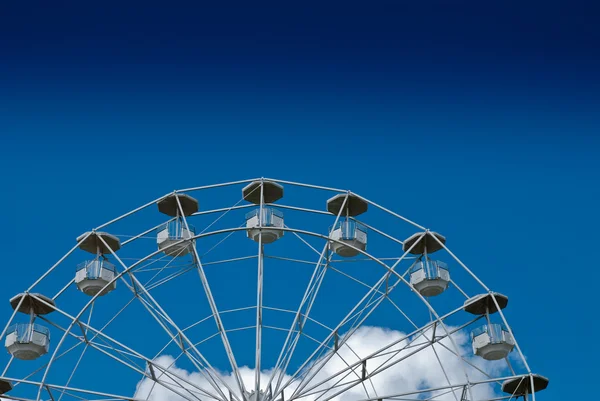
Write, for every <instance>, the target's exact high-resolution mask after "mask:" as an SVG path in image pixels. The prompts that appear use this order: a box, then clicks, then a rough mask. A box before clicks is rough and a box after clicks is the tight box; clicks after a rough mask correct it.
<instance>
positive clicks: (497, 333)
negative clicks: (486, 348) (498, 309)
mask: <svg viewBox="0 0 600 401" xmlns="http://www.w3.org/2000/svg"><path fill="white" fill-rule="evenodd" d="M484 333H487V335H488V336H489V337H490V341H489V343H490V344H497V343H505V342H508V341H507V339H510V333H509V331H508V329H507V328H506V326H504V325H503V324H498V323H492V324H486V325H484V326H481V327H478V328H476V329H475V330H473V331H472V332H471V340H473V339H474V338H475V337H477V336H480V335H482V334H484Z"/></svg>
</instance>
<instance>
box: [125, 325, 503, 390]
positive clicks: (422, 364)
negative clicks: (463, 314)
mask: <svg viewBox="0 0 600 401" xmlns="http://www.w3.org/2000/svg"><path fill="white" fill-rule="evenodd" d="M438 330H440V329H439V328H438ZM438 333H440V332H439V331H438ZM425 335H426V336H430V335H431V331H429V332H427V333H425ZM404 337H405V334H404V333H402V332H399V331H394V330H389V329H385V328H380V327H361V328H359V329H358V330H357V331H356V332H355V333H354V334H353V335H352V336H351V337H350V339H349V340H348V345H349V346H350V348H351V349H352V350H350V348H348V347H345V346H344V347H342V348H340V350H339V351H338V355H336V356H334V357H333V358H331V359H330V360H329V361H327V362H326V363H325V362H324V361H321V362H319V363H320V364H321V365H323V366H322V369H321V370H320V372H319V373H318V374H317V375H316V376H315V377H314V378H313V379H312V380H311V382H310V385H316V384H318V383H319V382H321V381H323V380H326V379H327V378H329V377H331V376H332V375H334V374H335V373H337V372H339V371H340V370H342V369H344V368H346V367H347V365H346V364H345V363H344V360H345V361H346V362H347V363H349V364H353V363H355V362H357V361H358V358H364V357H366V356H368V355H370V354H372V353H373V352H375V351H377V350H379V349H381V348H382V346H383V345H384V344H391V343H393V342H395V341H398V344H396V345H394V347H393V348H391V349H395V350H400V349H401V348H403V347H404V346H406V345H407V344H408V340H402V339H403V338H404ZM452 339H453V340H454V342H455V344H456V346H457V347H458V351H459V353H460V354H461V355H471V352H470V348H471V342H470V338H469V336H468V334H467V333H465V332H463V331H460V332H457V333H455V334H454V335H453V336H452ZM425 342H426V340H425V338H424V337H420V338H418V339H416V340H415V341H414V342H413V345H414V344H423V345H425ZM441 344H443V345H445V346H446V347H448V348H450V349H454V346H453V344H452V342H451V341H450V340H449V339H448V338H445V339H443V340H442V341H441ZM415 350H416V347H414V348H413V347H410V348H408V349H405V350H402V351H401V352H400V353H399V354H398V355H397V356H395V357H394V358H393V359H392V360H389V361H387V360H388V359H389V358H390V356H391V355H387V356H385V357H384V356H382V357H378V358H376V359H372V360H369V362H368V364H367V372H372V371H373V370H375V369H376V368H377V367H378V366H380V365H381V364H382V363H384V362H385V361H387V362H385V366H389V365H390V364H391V363H393V362H394V361H398V360H399V359H401V358H405V359H403V360H402V361H400V362H398V363H397V364H395V365H393V366H391V367H389V368H388V369H387V370H385V371H382V372H381V373H379V374H377V375H375V376H374V377H373V378H372V379H371V381H369V380H366V381H365V382H364V386H363V385H362V384H358V385H357V386H355V387H354V388H352V389H350V390H348V391H346V392H344V393H343V394H341V395H339V396H337V397H336V398H335V399H334V401H352V400H359V399H364V398H366V393H365V387H366V390H367V391H368V393H369V394H368V395H369V397H376V396H385V395H391V394H398V393H404V392H410V391H415V390H418V389H426V388H435V387H443V386H446V385H447V384H448V381H447V379H446V377H445V375H444V371H443V370H442V368H441V367H440V363H439V362H438V360H437V358H436V355H435V353H434V351H433V349H432V347H430V346H428V347H426V348H424V349H422V350H420V351H418V352H414V351H415ZM435 351H436V352H437V354H438V357H439V358H440V360H441V363H442V365H443V366H444V370H445V372H446V374H447V376H448V378H449V380H450V381H451V382H452V383H464V382H465V381H466V378H465V370H466V372H467V374H468V376H469V379H470V380H471V381H477V380H481V379H485V378H486V377H485V376H484V375H483V374H482V373H481V372H479V371H477V370H476V369H475V368H473V367H471V366H469V365H467V364H465V363H464V362H463V361H461V359H460V358H458V357H457V356H456V355H454V354H453V353H451V352H450V351H448V350H447V349H445V348H444V347H442V346H441V345H436V346H435ZM413 352H414V354H412V355H410V354H411V353H413ZM409 355H410V356H409ZM342 358H343V360H342ZM466 359H467V360H468V361H469V362H471V363H472V364H474V365H476V366H478V367H479V368H480V369H482V370H483V371H485V372H487V373H488V374H490V375H492V376H496V375H498V374H500V373H501V372H500V371H501V370H502V369H503V367H504V366H505V364H504V362H489V361H484V360H483V359H480V358H478V357H473V356H470V357H467V358H466ZM173 361H174V359H173V357H171V356H168V355H164V356H161V357H159V358H157V360H156V361H155V362H156V363H157V364H159V365H160V366H163V367H164V368H165V369H168V370H169V371H170V372H173V373H174V374H176V375H177V376H179V377H182V378H185V379H186V380H187V381H189V382H191V383H194V384H195V385H197V386H199V387H201V388H204V389H212V388H211V386H210V385H209V384H208V383H207V380H206V379H205V377H204V376H203V375H202V374H201V373H199V372H189V371H186V370H184V369H181V368H178V367H177V366H176V364H173ZM355 372H356V374H358V375H361V373H362V367H360V366H359V367H357V368H356V369H355ZM240 373H241V376H242V379H243V380H244V384H245V386H246V387H247V388H251V387H253V385H254V369H251V368H248V367H242V368H241V370H240ZM157 374H158V373H157ZM270 374H271V371H268V370H267V371H263V372H261V383H267V382H268V381H269V378H270ZM220 375H221V378H222V380H223V381H224V382H226V383H227V384H228V385H229V386H230V387H231V388H236V385H235V381H234V379H233V377H232V376H231V374H229V373H220ZM341 377H342V376H338V377H337V378H335V379H331V380H329V381H328V382H327V383H325V384H324V385H323V386H324V387H327V386H330V385H331V384H332V383H335V382H337V381H338V380H339V379H340V378H341ZM356 378H357V376H356V375H354V374H351V375H349V376H348V377H347V378H346V379H345V381H344V382H350V381H351V380H354V379H356ZM287 379H289V376H286V377H285V379H284V382H286V381H287ZM161 380H163V381H165V382H167V383H168V382H169V381H168V380H167V379H166V378H165V377H164V376H163V377H161ZM186 386H187V385H186ZM324 387H320V388H324ZM373 387H374V388H375V390H376V391H377V395H376V394H375V392H374V391H373ZM188 388H191V386H188ZM294 389H295V387H294V386H293V385H292V386H291V388H290V389H289V390H287V391H286V393H285V396H286V397H285V398H286V399H289V396H291V394H292V392H293V390H294ZM213 391H214V390H213ZM472 391H473V397H474V398H475V399H476V400H477V399H488V398H492V397H493V389H492V387H491V385H479V386H476V387H474V388H473V390H472ZM223 392H224V393H225V394H227V391H226V390H223ZM335 392H337V391H335ZM328 394H329V395H333V394H334V392H331V393H328ZM430 395H431V394H430ZM457 396H458V398H459V399H460V394H457ZM135 398H141V399H148V400H151V401H182V400H183V398H182V397H181V396H179V395H177V394H175V393H173V392H172V391H170V390H168V389H167V388H165V387H163V386H160V385H155V383H154V382H153V381H151V380H150V379H144V380H142V381H141V382H140V383H139V384H138V388H137V391H136V395H135ZM203 399H206V397H204V398H203ZM315 399H316V396H310V395H309V396H306V397H304V398H302V400H303V401H314V400H315ZM436 399H437V400H440V401H446V400H454V399H455V398H454V396H453V394H451V393H448V394H446V395H443V396H440V397H439V398H436Z"/></svg>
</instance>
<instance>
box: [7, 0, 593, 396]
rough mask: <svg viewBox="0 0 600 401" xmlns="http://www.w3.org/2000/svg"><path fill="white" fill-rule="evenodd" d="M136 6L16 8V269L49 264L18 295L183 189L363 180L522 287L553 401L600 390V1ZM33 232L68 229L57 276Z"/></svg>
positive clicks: (502, 281) (528, 337)
mask: <svg viewBox="0 0 600 401" xmlns="http://www.w3.org/2000/svg"><path fill="white" fill-rule="evenodd" d="M124 3H125V2H114V3H110V2H101V3H97V4H96V5H90V4H89V2H61V1H57V2H27V3H25V2H10V3H9V2H4V3H3V4H2V5H0V138H1V141H2V143H1V144H0V145H1V147H0V166H1V167H2V169H3V171H4V172H5V176H4V177H3V180H4V183H5V185H4V188H5V189H6V191H5V192H4V193H5V194H6V195H5V197H4V200H3V201H2V202H1V203H0V205H1V206H2V210H3V211H4V214H3V217H4V218H5V220H7V221H8V224H9V227H10V229H8V230H7V231H6V232H5V233H4V234H2V242H3V244H4V246H5V247H7V248H8V249H12V251H11V252H10V255H8V256H7V258H8V260H5V262H6V266H10V267H5V268H4V269H6V270H5V271H8V270H9V269H10V270H11V271H14V269H18V271H20V272H21V271H27V269H31V270H32V273H31V274H22V275H21V274H19V275H16V274H15V275H10V277H8V278H6V280H7V282H8V283H9V284H10V285H14V286H16V287H17V288H18V289H19V290H20V289H22V288H24V287H26V286H27V285H28V284H30V283H31V281H32V280H33V279H34V277H36V276H37V275H39V274H40V272H41V271H43V270H44V266H47V265H48V264H51V263H52V261H55V260H56V259H58V257H60V255H61V254H62V253H64V252H65V251H66V250H67V249H68V248H69V247H70V246H71V244H72V242H73V239H74V238H75V237H76V236H77V235H78V234H80V233H81V232H82V231H84V230H87V229H89V228H91V227H92V226H96V225H99V224H100V223H102V222H104V221H106V220H108V219H110V218H112V217H114V216H116V215H117V214H119V213H121V212H123V211H125V210H128V209H130V208H133V207H134V206H137V205H139V204H141V203H143V202H145V201H147V200H150V199H153V198H155V197H157V196H159V195H161V194H163V193H165V192H168V191H171V190H173V189H174V188H181V187H190V186H195V185H202V184H209V183H214V182H219V181H224V180H229V179H244V178H250V177H254V176H257V177H258V176H273V177H277V178H282V179H292V180H299V181H307V182H311V183H315V184H322V185H331V186H334V187H344V188H346V187H347V188H349V189H352V190H355V191H356V192H359V193H362V194H364V195H366V196H368V197H370V198H372V199H373V200H375V201H380V203H382V204H384V205H386V206H389V207H390V208H392V209H394V210H397V211H399V212H401V213H403V214H405V215H407V216H408V217H411V218H414V219H415V220H416V221H417V222H420V223H423V224H425V225H426V226H430V227H432V228H439V230H440V231H442V232H444V233H449V234H451V235H452V236H453V242H454V243H455V244H456V246H457V247H458V249H460V250H461V252H462V253H461V254H462V255H465V256H466V259H467V260H469V261H471V262H472V263H474V264H475V265H476V266H477V267H474V269H475V270H477V271H478V273H479V272H481V273H482V275H483V276H484V277H485V281H486V283H488V284H489V285H490V286H491V287H493V288H498V289H499V290H500V291H503V292H505V293H510V295H511V302H513V301H514V303H511V306H514V307H515V310H513V311H512V312H511V313H512V314H511V317H512V318H513V319H514V320H515V321H516V322H519V323H518V324H519V325H520V326H519V330H518V331H519V333H520V337H519V338H520V341H522V343H523V344H522V345H523V348H524V349H525V351H526V352H525V353H526V354H527V356H528V357H529V358H530V361H531V364H532V368H533V369H534V370H536V371H539V372H540V373H542V374H547V375H548V376H550V377H551V378H552V384H551V388H552V389H553V390H554V392H553V393H552V394H550V393H547V394H544V395H545V397H544V398H543V399H545V400H558V399H564V397H566V394H567V391H573V387H572V383H573V382H575V383H585V382H586V380H584V379H583V378H582V376H578V375H577V374H576V372H578V370H577V369H578V368H579V367H581V369H585V370H586V371H587V372H593V371H594V370H595V368H594V366H595V362H593V363H591V362H586V361H583V360H581V359H582V355H581V354H580V352H581V351H577V350H573V349H572V347H573V345H572V344H573V343H578V342H582V341H590V339H591V338H593V337H592V336H590V334H591V333H590V329H591V327H594V325H595V324H596V323H595V322H594V320H592V316H590V314H588V313H586V309H587V307H588V306H589V305H591V304H593V303H595V302H596V297H595V295H594V294H590V292H593V291H594V289H593V288H590V287H588V286H587V285H585V283H582V282H581V281H579V280H583V281H588V280H589V281H592V279H597V278H598V275H597V271H596V269H595V268H594V265H593V257H594V254H595V252H594V251H595V250H596V248H597V244H598V240H599V238H598V235H597V234H596V233H595V230H596V228H597V226H598V223H600V214H599V213H598V211H597V200H598V195H599V189H598V181H599V171H600V170H599V168H600V166H599V163H598V154H599V153H600V152H599V151H600V147H599V146H600V144H599V139H598V132H599V129H600V113H599V108H600V101H599V93H600V75H599V74H598V71H600V54H599V50H598V49H599V48H600V28H598V21H599V18H600V10H599V8H598V5H597V4H595V2H591V1H588V2H577V1H575V2H573V1H569V2H567V1H562V2H557V1H545V2H519V1H505V2H481V1H480V2H468V1H452V2H450V1H431V2H402V1H378V2H370V3H367V2H363V3H359V2H354V3H353V2H327V3H326V4H323V3H322V2H321V3H312V4H310V3H305V4H302V5H300V4H295V5H290V4H287V3H286V2H272V3H266V2H265V3H255V2H254V3H245V4H243V3H240V4H231V3H227V4H223V5H221V6H219V5H215V4H209V3H208V2H207V3H205V4H200V3H198V2H175V3H165V2H139V3H135V2H127V3H126V4H124ZM89 193H92V194H95V195H94V196H87V197H86V201H87V202H88V203H87V204H86V207H87V209H85V210H83V209H81V208H80V207H79V206H77V199H78V197H80V196H82V194H89ZM23 194H26V196H25V195H23ZM419 194H421V195H424V196H421V195H419ZM117 200H119V202H117ZM72 210H76V211H77V213H80V214H81V216H80V217H77V218H72V217H71V215H70V213H71V212H72ZM31 227H34V229H35V231H36V232H38V233H40V235H43V236H46V235H52V236H53V238H55V239H54V240H53V243H52V244H50V243H44V244H43V245H41V246H40V247H39V248H37V250H38V251H39V253H40V255H39V258H40V263H39V266H30V264H31V259H29V262H28V263H29V264H28V265H27V266H24V265H23V262H22V260H21V255H23V254H24V253H26V252H27V250H28V246H29V242H27V243H25V242H23V241H22V240H21V236H24V235H26V234H27V233H29V232H31ZM481 229H483V230H485V232H487V234H488V236H487V237H482V236H477V238H473V236H474V234H473V233H474V232H477V230H481ZM7 233H9V234H8V235H7ZM15 233H17V235H15ZM514 242H516V243H518V244H521V246H518V247H516V246H513V245H511V244H513V243H514ZM471 245H472V246H471ZM590 251H591V252H590ZM489 259H494V260H495V262H494V265H496V266H498V265H501V264H502V263H504V266H506V270H502V269H500V268H496V269H489V270H486V268H485V261H486V260H489ZM478 264H479V265H478ZM514 286H519V290H515V289H514ZM511 288H512V290H511ZM580 288H586V289H585V290H584V291H583V292H582V293H580ZM16 291H17V290H16V289H15V291H14V292H16ZM5 306H7V305H5ZM2 310H3V312H2V314H3V316H6V315H7V313H8V312H9V311H8V310H7V308H4V309H2ZM587 352H588V351H586V353H587ZM591 352H592V355H591V358H590V357H589V356H588V360H589V359H595V358H597V351H596V350H592V351H591ZM588 355H589V354H588ZM588 363H590V364H589V365H588ZM586 374H588V373H582V375H586ZM569 383H570V384H569ZM576 391H577V392H580V391H581V394H585V392H584V390H583V389H581V390H579V389H577V390H576ZM561 394H562V395H561ZM584 397H585V395H584Z"/></svg>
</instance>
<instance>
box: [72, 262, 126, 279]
mask: <svg viewBox="0 0 600 401" xmlns="http://www.w3.org/2000/svg"><path fill="white" fill-rule="evenodd" d="M83 269H85V270H86V271H85V276H86V278H87V279H90V280H96V279H97V278H99V277H100V273H101V271H102V269H104V270H108V271H110V272H112V273H113V274H116V273H117V269H116V268H115V265H113V264H112V263H110V262H109V261H108V260H103V259H94V260H86V261H85V262H82V263H80V264H78V265H77V271H80V270H83Z"/></svg>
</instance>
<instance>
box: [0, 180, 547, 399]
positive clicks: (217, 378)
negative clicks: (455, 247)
mask: <svg viewBox="0 0 600 401" xmlns="http://www.w3.org/2000/svg"><path fill="white" fill-rule="evenodd" d="M284 192H285V197H284ZM459 241H460V239H457V240H456V242H459ZM446 242H447V241H446V237H445V236H443V235H442V234H440V233H438V232H435V231H432V230H429V229H427V228H426V227H424V226H421V225H419V224H417V223H415V222H413V221H411V220H409V219H408V218H405V217H403V216H401V215H400V214H398V213H396V212H394V211H392V210H390V209H388V208H385V207H383V206H381V205H379V204H377V203H375V202H373V201H371V200H369V199H367V198H365V197H363V196H361V195H359V194H357V193H354V192H352V191H348V190H341V189H336V188H329V187H323V186H316V185H309V184H303V183H298V182H289V181H282V180H277V179H267V178H259V179H252V180H243V181H236V182H228V183H222V184H216V185H207V186H202V187H195V188H187V189H182V190H177V191H174V192H172V193H169V194H166V195H164V196H161V197H160V198H158V199H156V200H154V201H152V202H149V203H146V204H144V205H142V206H140V207H137V208H135V209H133V210H131V211H129V212H127V213H125V214H123V215H122V216H120V217H117V218H115V219H113V220H111V221H109V222H107V223H105V224H102V225H100V226H98V227H96V228H95V229H93V230H90V231H88V232H85V233H83V234H81V235H80V236H79V237H77V238H76V241H75V242H74V246H73V248H72V249H70V250H69V251H68V252H67V253H66V254H64V256H62V257H61V258H60V259H59V260H58V262H57V263H56V264H54V265H53V266H51V267H50V268H49V269H47V271H46V272H45V273H44V274H43V275H42V276H41V277H39V278H38V279H37V280H35V281H34V283H33V284H32V285H31V286H30V287H29V288H27V289H26V290H25V291H23V292H21V293H18V294H12V297H10V306H11V307H12V310H13V312H12V315H11V317H10V319H9V321H8V322H7V323H6V325H5V326H4V328H3V330H2V335H1V336H2V338H3V340H4V344H5V347H6V350H7V351H8V352H7V353H6V354H5V356H4V357H3V358H4V359H2V361H3V362H2V364H3V366H4V368H3V370H2V374H1V377H0V397H1V398H4V399H16V400H52V401H63V400H64V401H67V400H136V401H137V400H139V401H141V400H173V401H175V400H177V401H178V400H189V401H210V400H214V401H292V400H306V401H329V400H336V401H337V400H344V401H379V400H434V401H437V400H442V401H443V400H455V401H466V400H470V401H475V400H504V399H507V400H509V399H513V400H514V399H525V400H535V399H536V395H537V393H538V392H539V391H541V390H544V389H545V388H546V387H547V385H548V379H547V378H545V377H543V376H541V375H538V374H535V373H533V372H532V371H531V369H530V367H529V364H528V361H527V359H526V358H525V356H524V354H523V351H522V350H521V348H520V347H519V344H518V342H517V339H516V337H515V332H516V333H517V334H518V332H519V330H522V328H521V327H514V328H513V327H511V326H510V325H509V323H508V321H507V319H506V316H505V312H506V311H508V310H509V308H508V297H507V296H505V295H503V294H501V293H499V292H494V291H492V290H491V289H490V288H489V287H488V286H486V285H485V284H484V283H483V282H482V281H481V280H480V279H479V278H478V277H477V276H476V275H475V273H474V270H476V269H473V270H471V269H470V268H469V267H467V266H466V265H465V264H464V263H463V262H462V261H461V260H460V259H459V258H458V257H457V256H456V255H455V254H454V253H453V252H452V251H451V250H450V248H449V247H448V246H447V245H446ZM5 290H6V288H5ZM5 293H6V292H5ZM6 306H7V308H8V303H7V305H6ZM513 329H514V331H513Z"/></svg>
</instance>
